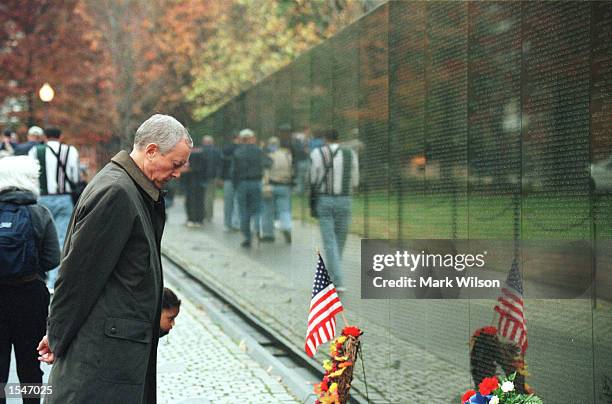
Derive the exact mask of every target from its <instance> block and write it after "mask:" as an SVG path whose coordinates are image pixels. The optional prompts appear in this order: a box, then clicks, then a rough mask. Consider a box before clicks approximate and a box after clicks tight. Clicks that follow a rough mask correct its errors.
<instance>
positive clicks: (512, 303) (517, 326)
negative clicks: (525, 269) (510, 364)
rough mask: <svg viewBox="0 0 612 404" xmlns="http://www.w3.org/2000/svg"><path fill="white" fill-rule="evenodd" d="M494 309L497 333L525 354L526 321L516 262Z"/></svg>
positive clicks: (520, 281) (521, 287) (521, 284)
mask: <svg viewBox="0 0 612 404" xmlns="http://www.w3.org/2000/svg"><path fill="white" fill-rule="evenodd" d="M497 302H498V303H497V305H496V306H495V311H496V312H497V314H499V323H498V326H497V333H498V335H499V336H500V337H503V338H506V339H508V340H509V341H512V342H514V343H515V344H516V345H517V346H518V347H519V348H520V349H521V354H522V355H525V351H526V350H527V323H526V321H525V307H524V305H523V278H522V276H521V273H520V271H519V268H518V263H516V262H513V263H512V268H511V269H510V272H509V273H508V277H507V279H506V285H505V287H503V288H502V290H501V295H500V296H499V297H498V298H497Z"/></svg>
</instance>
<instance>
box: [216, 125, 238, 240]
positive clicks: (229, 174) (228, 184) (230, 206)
mask: <svg viewBox="0 0 612 404" xmlns="http://www.w3.org/2000/svg"><path fill="white" fill-rule="evenodd" d="M239 141H240V138H239V136H238V134H236V135H235V136H233V137H232V142H231V143H230V144H226V145H225V146H224V147H223V149H222V156H223V164H222V170H221V178H222V179H223V225H224V228H225V231H239V230H240V218H239V215H240V214H239V211H238V202H237V198H236V187H235V186H234V181H233V171H234V151H236V147H238V143H239Z"/></svg>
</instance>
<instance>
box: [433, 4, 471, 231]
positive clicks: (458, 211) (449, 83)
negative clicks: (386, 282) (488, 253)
mask: <svg viewBox="0 0 612 404" xmlns="http://www.w3.org/2000/svg"><path fill="white" fill-rule="evenodd" d="M426 24H427V26H426V35H427V47H426V49H425V52H426V53H425V55H426V56H425V57H426V62H425V79H426V82H427V84H426V85H427V93H426V94H427V95H426V104H425V105H426V110H425V141H426V143H425V158H426V161H427V162H426V167H425V176H426V178H427V181H426V189H427V192H426V197H425V200H424V209H425V210H426V211H427V215H426V217H424V218H423V220H424V222H423V223H422V224H423V229H424V230H426V231H427V233H426V234H424V235H423V236H424V237H423V238H465V237H466V236H467V198H466V188H467V121H466V117H467V3H460V2H448V3H446V2H432V3H428V4H427V15H426Z"/></svg>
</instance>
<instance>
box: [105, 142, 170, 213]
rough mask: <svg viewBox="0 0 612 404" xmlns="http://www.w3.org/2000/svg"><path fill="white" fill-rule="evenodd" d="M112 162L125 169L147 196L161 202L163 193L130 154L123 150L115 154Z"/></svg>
mask: <svg viewBox="0 0 612 404" xmlns="http://www.w3.org/2000/svg"><path fill="white" fill-rule="evenodd" d="M111 161H112V162H113V163H115V164H117V165H118V166H119V167H121V168H123V169H124V170H125V172H126V173H127V174H128V175H129V176H130V177H131V178H132V180H133V181H134V182H135V183H136V184H137V185H138V186H139V187H140V188H142V189H143V190H144V191H145V192H146V193H147V195H149V196H150V197H151V199H153V200H154V201H156V202H157V201H159V198H160V196H161V191H160V190H159V189H157V187H156V186H155V185H154V184H153V182H151V180H150V179H148V178H147V177H146V176H145V175H144V173H143V172H142V171H141V170H140V168H138V166H137V165H136V163H135V162H134V160H132V157H130V154H129V153H128V152H126V151H125V150H121V151H120V152H119V153H117V154H115V157H113V158H112V159H111Z"/></svg>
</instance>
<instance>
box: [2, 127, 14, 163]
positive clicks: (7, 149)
mask: <svg viewBox="0 0 612 404" xmlns="http://www.w3.org/2000/svg"><path fill="white" fill-rule="evenodd" d="M12 139H13V131H12V130H10V129H5V130H4V133H3V135H2V143H0V158H2V157H10V156H12V155H14V154H15V146H16V145H17V144H16V143H14V142H13V141H12Z"/></svg>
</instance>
